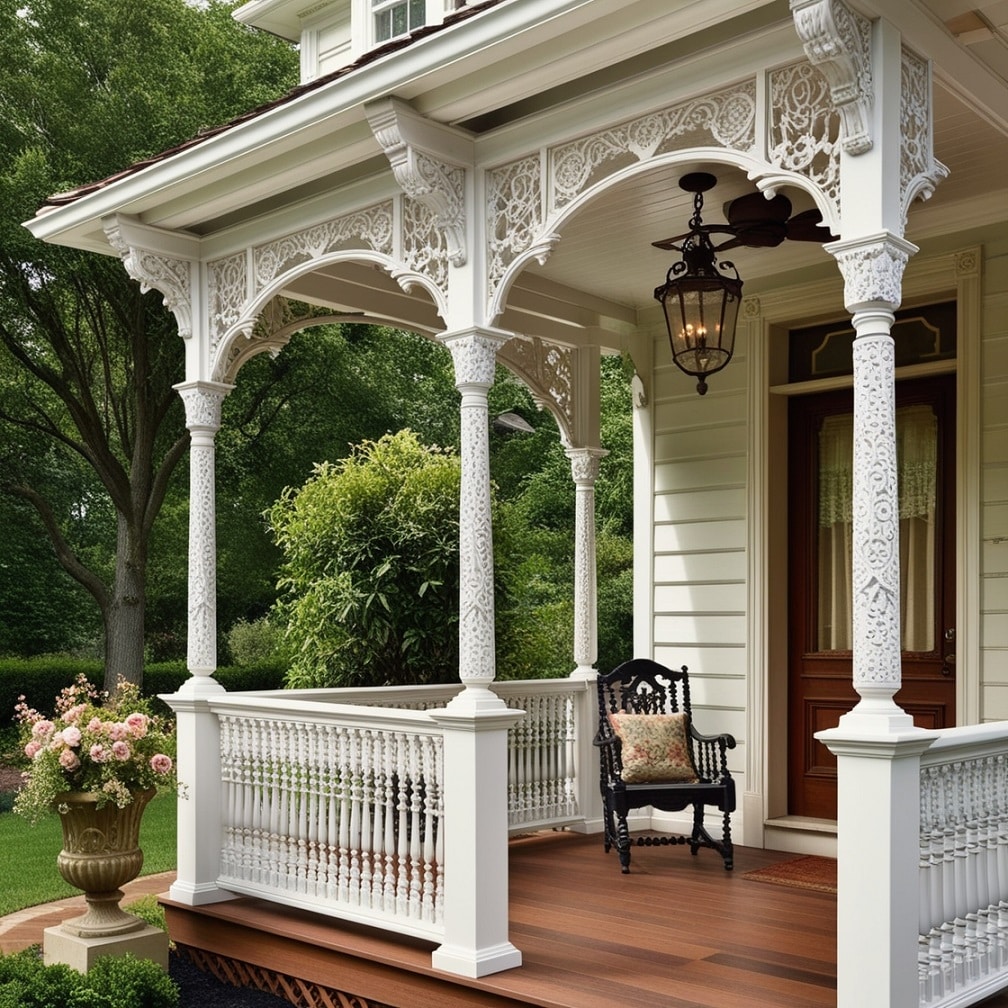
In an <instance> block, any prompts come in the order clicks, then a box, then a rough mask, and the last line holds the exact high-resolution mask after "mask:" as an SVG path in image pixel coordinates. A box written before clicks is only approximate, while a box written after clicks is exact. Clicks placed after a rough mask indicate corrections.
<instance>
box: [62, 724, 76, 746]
mask: <svg viewBox="0 0 1008 1008" xmlns="http://www.w3.org/2000/svg"><path fill="white" fill-rule="evenodd" d="M62 735H63V741H64V742H66V744H67V745H68V746H79V745H80V740H81V732H80V728H78V727H77V726H76V725H68V726H67V727H66V728H64V729H63V732H62Z"/></svg>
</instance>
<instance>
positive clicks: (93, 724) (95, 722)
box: [87, 717, 102, 733]
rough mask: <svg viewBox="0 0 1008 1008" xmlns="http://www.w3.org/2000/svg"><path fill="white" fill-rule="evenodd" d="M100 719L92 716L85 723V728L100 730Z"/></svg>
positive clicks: (91, 730) (90, 730)
mask: <svg viewBox="0 0 1008 1008" xmlns="http://www.w3.org/2000/svg"><path fill="white" fill-rule="evenodd" d="M101 726H102V719H101V718H100V717H93V718H91V720H90V721H88V723H87V730H88V731H89V732H92V733H94V732H99V731H101Z"/></svg>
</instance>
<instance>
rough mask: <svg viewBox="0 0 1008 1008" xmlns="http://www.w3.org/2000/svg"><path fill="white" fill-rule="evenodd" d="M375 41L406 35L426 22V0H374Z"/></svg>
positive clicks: (372, 7)
mask: <svg viewBox="0 0 1008 1008" xmlns="http://www.w3.org/2000/svg"><path fill="white" fill-rule="evenodd" d="M371 9H372V12H373V16H374V39H375V42H387V41H388V40H389V39H393V38H398V37H399V36H400V35H406V34H408V33H409V32H411V31H414V30H415V29H417V28H421V27H423V25H424V24H425V23H426V12H427V4H426V0H372V3H371Z"/></svg>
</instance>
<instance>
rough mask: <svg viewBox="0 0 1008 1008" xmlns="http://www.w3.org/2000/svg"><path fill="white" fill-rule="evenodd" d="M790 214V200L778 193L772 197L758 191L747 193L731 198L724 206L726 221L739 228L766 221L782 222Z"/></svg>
mask: <svg viewBox="0 0 1008 1008" xmlns="http://www.w3.org/2000/svg"><path fill="white" fill-rule="evenodd" d="M790 214H791V200H789V199H788V198H787V196H783V195H781V194H780V193H778V194H777V195H776V196H774V198H773V199H767V198H766V197H765V196H764V195H763V194H762V193H759V192H754V193H747V194H746V195H745V196H739V197H738V199H733V200H732V201H731V203H729V204H728V206H727V207H726V208H725V215H726V216H727V218H728V223H729V224H731V226H732V227H733V228H738V229H739V230H743V229H745V228H748V227H752V226H754V225H758V224H765V223H767V222H775V223H779V224H783V223H784V222H785V221H786V220H787V219H788V216H789V215H790Z"/></svg>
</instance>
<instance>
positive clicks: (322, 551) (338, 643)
mask: <svg viewBox="0 0 1008 1008" xmlns="http://www.w3.org/2000/svg"><path fill="white" fill-rule="evenodd" d="M459 474H460V469H459V460H458V458H457V457H456V456H454V455H452V454H450V453H448V452H446V451H443V450H441V449H438V448H431V447H425V446H424V445H422V444H421V443H420V441H419V439H418V438H417V436H416V435H415V434H414V433H413V432H412V431H408V430H405V431H400V432H399V433H398V434H390V435H386V436H385V437H382V438H380V439H379V440H378V441H367V442H364V443H363V444H362V445H360V446H359V447H357V448H355V449H354V450H353V451H352V453H351V454H350V455H349V456H348V457H347V458H345V459H343V460H342V461H341V462H338V463H335V464H328V463H326V464H322V465H319V466H317V467H316V469H315V473H314V475H313V476H312V478H311V479H309V480H308V482H307V483H305V485H304V486H303V487H301V488H300V489H298V490H288V491H287V492H285V493H284V495H283V497H282V498H281V499H280V500H279V501H278V502H277V504H276V505H275V506H274V507H273V508H272V509H271V510H270V512H269V519H270V524H271V527H272V529H273V534H274V536H275V538H276V541H277V543H278V544H279V546H280V547H281V549H282V550H283V553H284V558H285V560H284V566H283V572H282V576H281V580H280V588H281V589H282V591H283V597H282V599H281V602H280V603H279V605H278V614H279V618H281V619H282V620H284V621H285V623H286V625H287V637H288V641H289V643H290V645H291V649H292V652H293V657H292V660H291V671H290V674H289V676H288V685H289V686H296V687H309V686H336V685H339V686H352V685H363V684H368V685H381V684H405V683H420V682H445V681H450V680H451V678H452V677H453V676H454V675H455V670H456V669H457V665H458V657H457V656H458V641H457V631H456V624H457V622H458V591H459V585H458V498H459Z"/></svg>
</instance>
